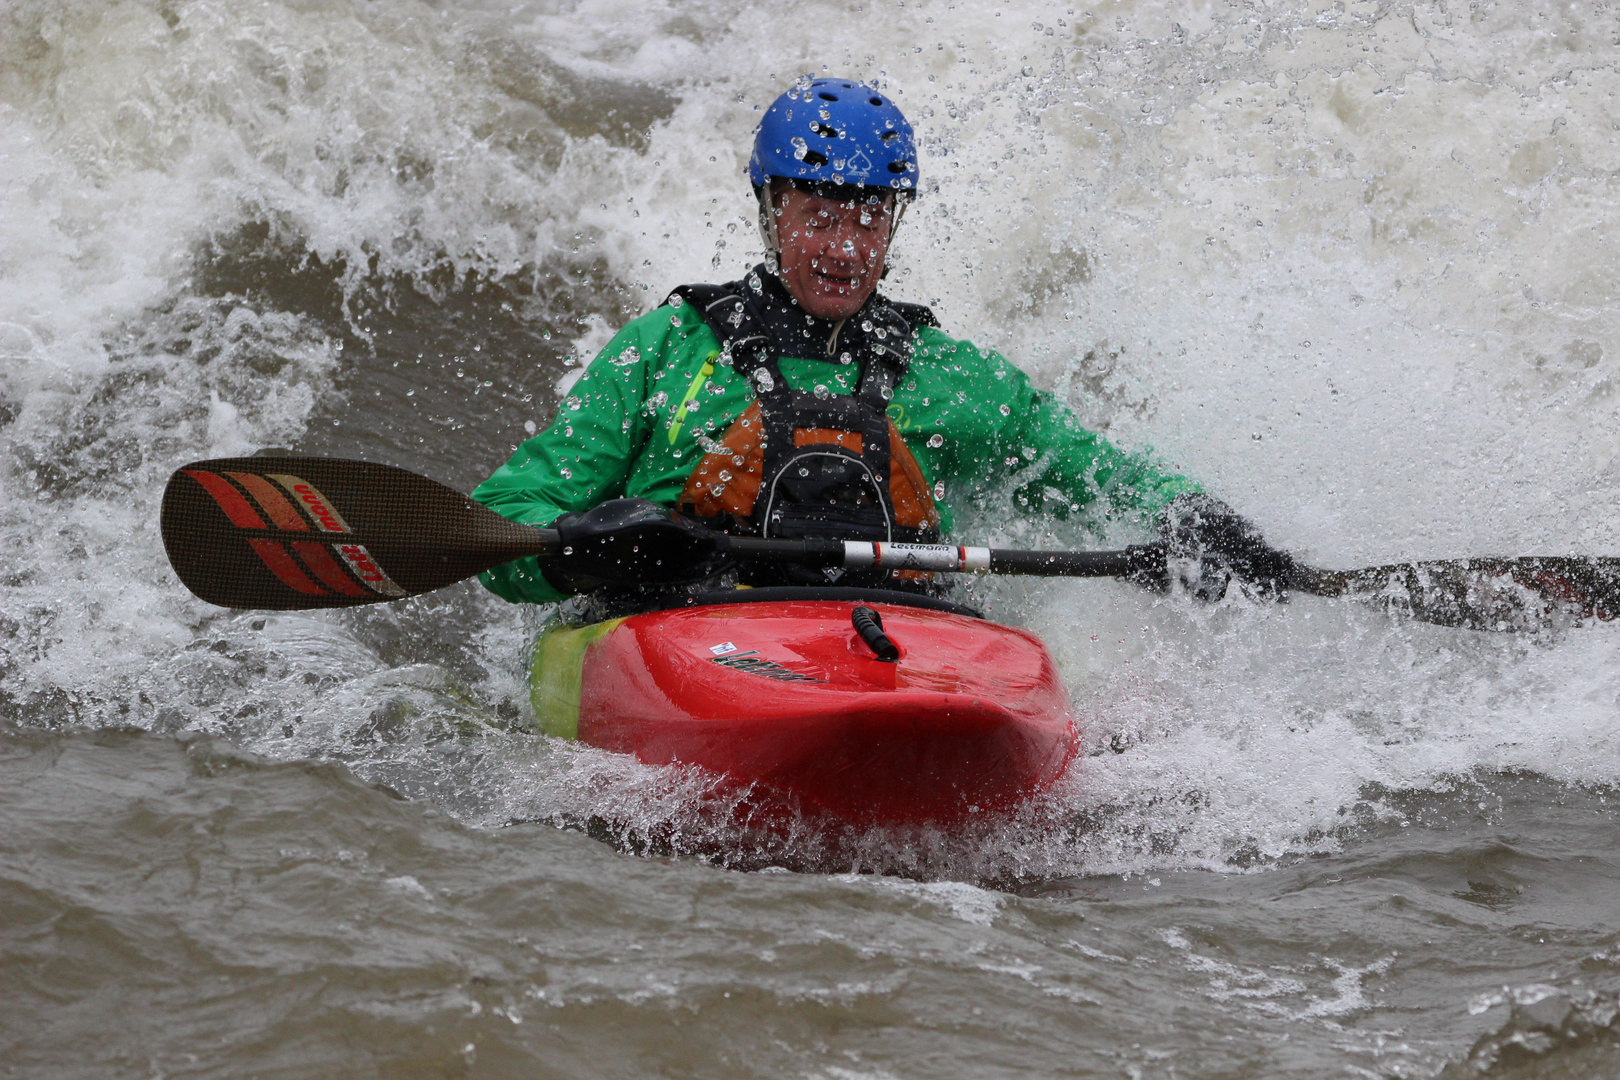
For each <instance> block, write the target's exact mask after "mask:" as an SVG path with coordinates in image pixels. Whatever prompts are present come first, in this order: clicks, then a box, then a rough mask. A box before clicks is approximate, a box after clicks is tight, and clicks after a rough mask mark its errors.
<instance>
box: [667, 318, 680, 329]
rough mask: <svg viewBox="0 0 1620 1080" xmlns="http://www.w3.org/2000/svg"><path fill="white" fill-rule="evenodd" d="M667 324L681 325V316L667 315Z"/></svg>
mask: <svg viewBox="0 0 1620 1080" xmlns="http://www.w3.org/2000/svg"><path fill="white" fill-rule="evenodd" d="M669 325H671V326H677V327H678V326H680V325H681V317H680V316H679V315H671V316H670V317H669Z"/></svg>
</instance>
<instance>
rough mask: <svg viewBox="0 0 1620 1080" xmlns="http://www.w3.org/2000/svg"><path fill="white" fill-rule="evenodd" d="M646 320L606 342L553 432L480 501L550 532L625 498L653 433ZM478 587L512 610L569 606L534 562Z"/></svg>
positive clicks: (512, 565) (514, 462)
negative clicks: (647, 406)
mask: <svg viewBox="0 0 1620 1080" xmlns="http://www.w3.org/2000/svg"><path fill="white" fill-rule="evenodd" d="M655 314H656V313H655ZM645 319H646V316H643V319H638V320H636V321H635V322H632V323H630V324H629V325H628V326H626V327H625V328H624V329H623V330H620V331H619V333H618V334H617V335H615V336H614V338H613V340H612V341H610V342H608V344H607V347H606V348H605V349H603V350H602V352H601V353H599V354H598V355H597V357H596V359H594V360H592V361H591V363H590V366H589V367H587V368H586V369H585V373H584V374H583V375H581V376H580V378H579V381H578V382H576V383H575V384H574V385H573V387H572V388H570V390H569V391H568V393H567V395H566V396H565V397H564V398H563V401H562V403H561V405H559V406H558V409H557V415H556V416H555V417H554V418H553V419H552V421H551V425H550V426H549V427H547V428H546V429H545V430H544V431H542V432H540V433H539V434H538V435H536V436H534V437H533V438H531V439H528V440H527V441H525V442H524V443H523V444H522V445H521V446H519V447H518V448H517V452H516V453H515V454H513V455H512V458H511V460H509V461H508V462H507V463H506V464H505V465H502V466H501V467H500V468H499V469H496V470H495V475H493V476H491V477H490V478H489V479H488V480H486V481H484V482H483V483H482V484H480V485H478V487H477V489H475V490H474V491H473V493H472V497H473V499H474V500H476V501H478V502H480V503H483V504H484V505H485V506H487V507H489V508H490V509H491V510H494V511H495V512H496V513H498V514H500V515H501V516H502V517H507V518H511V519H512V520H513V521H520V522H523V523H524V524H527V525H549V524H551V523H552V522H553V521H555V520H557V518H558V517H560V516H561V515H563V514H566V513H570V512H573V511H581V510H588V509H590V508H591V507H593V506H595V505H596V504H597V503H599V502H602V501H603V500H605V499H612V498H616V497H617V496H619V495H622V494H623V493H624V486H625V480H626V478H627V477H628V476H629V474H630V469H631V467H632V466H633V464H634V461H635V458H636V455H637V453H638V451H639V450H640V447H641V445H642V443H644V442H645V441H646V438H647V430H648V419H647V416H646V410H644V409H643V408H642V405H643V402H644V401H645V399H646V396H647V387H648V377H649V375H648V373H649V363H648V361H649V357H648V356H647V355H646V353H647V351H648V348H647V347H648V345H649V344H651V343H650V342H647V341H644V340H643V338H644V335H643V334H642V333H640V325H641V324H642V322H643V321H644V320H645ZM479 580H480V581H482V582H483V583H484V586H485V587H486V588H488V589H489V590H490V591H491V592H493V593H494V594H495V595H497V596H499V597H501V598H502V599H504V600H509V601H511V602H513V603H534V604H543V603H554V602H556V601H558V600H561V599H563V594H562V593H559V592H557V590H555V589H553V588H552V587H551V586H550V585H549V584H548V583H547V582H546V579H545V578H544V577H543V576H542V575H541V573H540V567H539V564H538V562H537V561H536V560H535V559H533V558H527V559H518V560H515V561H514V562H509V563H506V564H504V565H502V566H497V567H495V568H494V569H492V570H486V571H485V572H484V573H483V574H481V575H479Z"/></svg>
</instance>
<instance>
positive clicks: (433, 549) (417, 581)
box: [162, 455, 557, 611]
mask: <svg viewBox="0 0 1620 1080" xmlns="http://www.w3.org/2000/svg"><path fill="white" fill-rule="evenodd" d="M162 531H163V547H164V549H165V550H166V551H167V552H168V555H169V563H170V565H172V566H173V567H174V571H175V573H176V574H178V575H179V577H180V580H181V581H182V582H184V583H185V586H186V588H188V589H190V590H191V591H192V592H194V593H196V594H197V595H198V596H199V597H201V598H202V599H204V600H206V601H208V602H209V603H211V604H219V605H220V606H222V607H235V608H268V609H271V610H277V611H293V610H301V609H309V608H327V607H348V606H350V605H354V604H374V603H378V602H381V601H385V600H398V599H400V598H402V597H406V596H415V595H416V594H418V593H424V592H430V591H432V590H434V589H440V588H443V587H444V586H446V585H450V584H452V583H454V582H457V581H461V580H462V579H463V578H468V577H471V576H472V575H474V574H477V573H479V572H481V571H484V570H488V569H489V568H490V567H492V566H498V565H500V564H501V563H504V562H510V561H511V560H513V559H517V558H521V557H523V556H525V555H543V554H551V553H553V552H555V550H556V547H557V542H556V535H557V534H556V533H555V532H553V531H551V530H549V529H537V528H534V527H532V526H529V525H519V524H517V523H516V522H513V521H508V520H507V519H506V518H503V517H501V516H500V515H499V514H496V513H495V512H493V511H491V510H489V509H487V508H485V507H483V506H480V505H478V504H477V503H475V502H473V501H472V500H471V499H469V498H467V496H465V495H463V494H461V493H460V492H459V491H456V490H455V489H453V488H449V487H446V486H444V485H443V484H440V483H436V482H435V481H432V480H429V479H427V478H426V477H423V476H417V475H416V474H415V473H412V472H407V471H405V470H404V469H396V468H394V467H393V466H392V465H376V464H373V463H371V462H365V461H345V460H342V459H339V458H320V457H299V456H290V455H289V456H272V457H249V458H217V459H214V460H211V461H198V462H194V463H192V464H190V465H187V466H185V467H184V468H182V469H179V470H177V471H176V472H175V474H174V475H173V476H171V477H170V478H169V484H168V487H167V488H166V489H165V490H164V492H163V512H162Z"/></svg>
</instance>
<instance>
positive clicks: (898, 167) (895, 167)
mask: <svg viewBox="0 0 1620 1080" xmlns="http://www.w3.org/2000/svg"><path fill="white" fill-rule="evenodd" d="M910 168H911V163H910V162H909V161H891V162H889V171H890V172H892V173H903V172H905V171H906V170H908V169H910Z"/></svg>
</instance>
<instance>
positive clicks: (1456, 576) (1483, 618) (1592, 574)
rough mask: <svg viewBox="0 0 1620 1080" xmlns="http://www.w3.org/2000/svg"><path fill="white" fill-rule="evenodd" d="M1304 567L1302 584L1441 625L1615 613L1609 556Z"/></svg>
mask: <svg viewBox="0 0 1620 1080" xmlns="http://www.w3.org/2000/svg"><path fill="white" fill-rule="evenodd" d="M1305 573H1306V575H1307V576H1308V579H1309V580H1308V581H1303V582H1301V583H1300V585H1299V587H1300V588H1301V589H1302V590H1303V591H1305V592H1312V593H1316V594H1318V595H1321V596H1352V597H1359V598H1362V599H1369V600H1375V601H1379V602H1382V603H1384V604H1386V605H1387V606H1388V607H1390V608H1391V609H1393V610H1396V611H1401V612H1404V613H1406V614H1408V615H1411V616H1413V617H1415V618H1419V619H1423V620H1424V621H1426V622H1432V623H1438V624H1440V625H1441V626H1460V627H1467V628H1469V629H1472V630H1520V631H1523V630H1540V629H1544V628H1550V627H1553V626H1559V625H1566V626H1567V625H1575V624H1579V623H1582V622H1585V621H1588V620H1592V619H1596V620H1599V621H1602V622H1607V621H1609V620H1611V619H1613V618H1615V617H1616V616H1617V615H1620V559H1616V558H1602V557H1597V556H1531V557H1526V558H1518V559H1505V558H1500V559H1499V558H1489V559H1456V560H1436V561H1432V562H1418V563H1399V564H1396V565H1393V566H1374V567H1371V568H1368V569H1365V570H1342V571H1332V570H1308V571H1306V572H1305Z"/></svg>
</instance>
